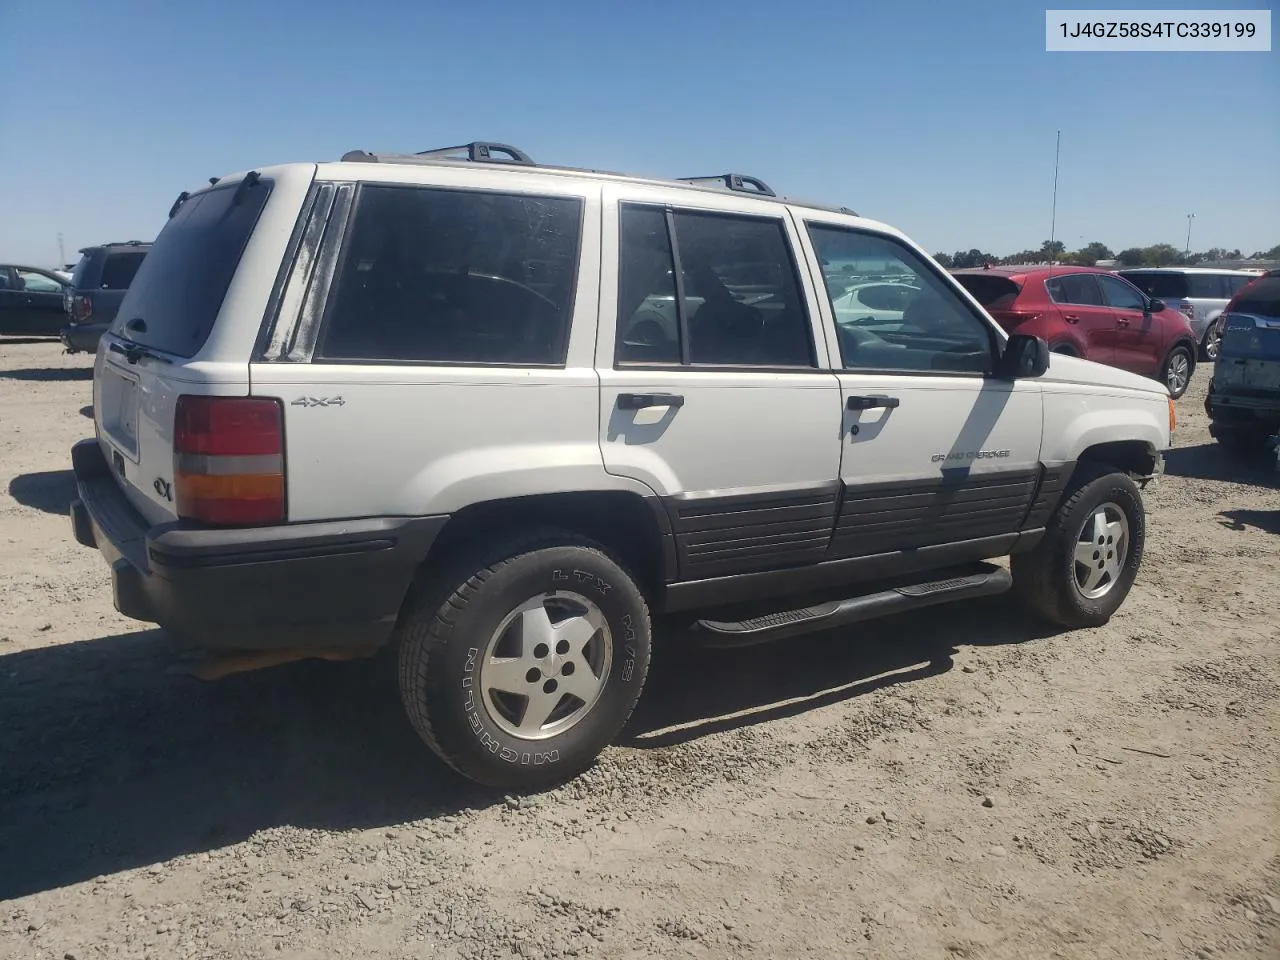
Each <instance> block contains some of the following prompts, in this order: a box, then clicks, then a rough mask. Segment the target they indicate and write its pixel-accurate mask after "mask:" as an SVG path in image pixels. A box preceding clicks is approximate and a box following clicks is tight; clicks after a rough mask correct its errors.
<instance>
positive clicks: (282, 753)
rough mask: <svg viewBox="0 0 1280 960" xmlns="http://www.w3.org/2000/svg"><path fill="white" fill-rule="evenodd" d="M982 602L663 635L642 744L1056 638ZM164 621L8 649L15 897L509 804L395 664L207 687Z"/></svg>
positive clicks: (639, 735) (8, 838)
mask: <svg viewBox="0 0 1280 960" xmlns="http://www.w3.org/2000/svg"><path fill="white" fill-rule="evenodd" d="M1008 607H1009V604H1008V603H1007V601H1006V602H1004V603H1003V604H1001V603H998V602H987V601H973V602H972V603H971V604H966V605H965V607H964V608H963V612H961V609H962V608H961V607H958V606H957V607H952V608H949V609H947V608H939V609H937V610H933V611H923V612H921V613H920V614H918V615H917V614H913V615H907V616H903V617H899V618H897V619H895V620H893V621H884V622H881V623H877V624H874V625H872V624H866V625H861V626H858V627H854V628H849V629H847V630H844V631H831V632H829V633H827V634H825V635H817V636H813V637H806V638H802V639H797V640H794V641H787V642H784V643H780V644H776V645H772V646H762V647H757V648H753V649H749V650H736V651H734V650H726V651H716V650H705V649H694V648H689V647H686V646H683V645H681V644H680V640H681V639H682V638H680V637H676V636H660V637H659V644H658V647H659V649H660V651H662V652H661V655H660V656H659V657H658V658H657V659H656V661H655V666H654V669H653V672H652V674H651V680H650V686H649V689H648V690H647V691H646V697H645V698H644V700H643V701H642V707H641V709H640V710H638V711H637V713H636V715H635V717H634V718H633V721H632V723H631V724H630V726H629V728H628V730H627V731H626V732H625V734H624V737H623V742H624V743H627V744H630V745H633V746H639V747H643V748H650V749H655V748H661V747H664V746H668V745H670V744H675V743H681V742H685V741H688V740H691V739H694V738H697V737H701V736H707V735H709V734H712V733H715V732H717V731H719V730H726V729H730V728H733V727H741V726H745V725H749V724H755V723H762V722H766V721H769V720H773V719H777V718H779V717H785V716H790V715H792V714H795V713H800V712H802V711H805V710H810V709H813V708H814V707H816V706H821V705H823V704H828V703H835V702H839V701H842V700H847V699H849V698H852V697H856V696H859V695H862V694H865V693H867V692H869V691H871V690H875V689H877V688H879V687H883V686H885V685H887V684H890V683H907V682H910V681H912V680H914V679H919V678H923V677H928V676H932V675H936V674H938V673H941V672H944V671H946V670H948V669H950V668H951V664H952V659H951V658H952V656H953V655H954V654H955V651H956V647H957V645H960V644H1000V643H1018V642H1021V641H1024V640H1027V639H1030V638H1032V637H1036V636H1042V635H1043V633H1042V632H1041V631H1040V630H1039V629H1038V628H1036V627H1034V626H1033V625H1031V624H1030V623H1029V622H1028V621H1026V620H1025V619H1024V618H1023V617H1022V616H1021V615H1019V614H1015V613H1012V612H1010V611H1009V610H1008ZM174 664H175V654H174V653H173V652H172V649H171V648H170V646H169V644H168V642H167V640H166V638H165V636H164V635H163V633H162V632H161V631H158V630H149V631H144V632H140V633H133V634H126V635H121V636H114V637H108V638H104V639H100V640H95V641H87V642H80V643H68V644H62V645H58V646H52V647H42V648H39V649H34V650H24V651H18V652H15V653H11V654H8V655H5V656H0V810H2V811H3V814H2V815H0V863H3V864H5V868H4V869H3V870H0V900H7V899H10V898H14V897H20V896H25V895H28V894H31V893H35V892H38V891H41V890H48V889H53V888H57V887H62V886H65V885H67V884H71V883H77V882H81V881H84V880H88V879H91V878H93V877H96V876H100V875H104V874H110V873H115V872H118V871H120V870H125V869H131V868H136V867H139V866H148V865H151V864H155V863H159V862H163V861H165V860H169V859H171V858H174V857H178V856H183V855H189V854H195V853H200V852H203V851H206V850H210V849H215V848H219V847H223V846H227V845H229V844H232V843H236V842H238V841H241V840H243V839H245V838H247V837H249V836H251V835H252V834H254V833H255V832H257V831H259V830H263V829H268V828H271V827H275V826H281V825H292V826H296V827H302V828H321V829H328V830H345V829H361V828H370V827H383V826H391V825H398V824H402V823H405V822H409V821H414V820H421V819H424V818H431V817H437V816H443V815H445V814H448V813H452V812H457V811H459V810H462V809H465V808H481V807H485V806H488V805H491V804H494V803H498V802H501V800H502V795H501V794H500V793H496V792H494V791H491V790H487V789H484V788H480V787H476V786H473V785H471V784H468V783H466V782H464V781H462V780H461V779H460V778H459V777H457V776H455V775H454V774H452V773H451V772H450V771H449V770H448V769H447V768H446V767H445V766H444V765H443V764H442V763H440V762H438V761H437V760H435V758H434V757H433V756H432V755H431V754H430V753H429V751H428V750H427V748H426V747H425V746H423V744H422V743H421V742H420V741H419V740H418V738H417V736H416V735H415V734H414V732H413V731H412V729H411V728H410V726H409V723H408V721H407V719H406V718H405V717H404V714H403V711H402V709H401V706H400V703H399V697H398V695H397V694H396V692H395V689H394V686H393V683H392V672H391V670H390V668H389V665H388V664H387V663H386V662H385V660H384V659H381V658H380V659H375V660H368V661H356V662H349V663H325V662H319V661H312V662H306V663H298V664H293V665H290V666H286V667H279V668H275V669H269V670H263V671H259V672H256V673H250V674H242V675H238V676H233V677H229V678H227V679H225V680H221V681H218V682H215V683H203V682H201V681H198V680H194V679H190V678H188V677H186V676H175V675H173V674H172V673H171V672H170V671H169V668H170V667H172V666H173V665H174Z"/></svg>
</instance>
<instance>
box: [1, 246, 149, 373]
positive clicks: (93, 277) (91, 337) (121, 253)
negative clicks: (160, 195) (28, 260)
mask: <svg viewBox="0 0 1280 960" xmlns="http://www.w3.org/2000/svg"><path fill="white" fill-rule="evenodd" d="M150 249H151V244H149V243H142V242H140V241H137V240H131V241H128V242H126V243H105V244H102V245H100V246H94V247H85V248H84V249H83V250H81V251H80V262H79V263H77V264H76V266H75V268H74V269H73V270H72V272H71V273H70V274H69V275H68V274H66V273H64V272H63V271H60V270H45V269H42V268H40V267H25V266H13V265H0V334H10V335H20V336H29V337H53V336H56V337H58V338H59V339H61V340H62V343H63V345H64V346H65V347H66V348H67V350H68V352H70V353H78V352H80V351H84V352H86V353H93V352H94V351H96V350H97V349H98V340H99V339H100V338H101V337H102V334H103V332H104V331H105V330H106V329H107V328H108V327H109V326H110V325H111V321H112V320H114V319H115V315H116V311H117V310H118V309H119V308H120V302H121V301H122V300H123V299H124V295H125V292H126V291H127V290H128V289H129V285H130V284H131V283H132V282H133V277H134V275H135V274H136V273H137V272H138V267H140V266H141V265H142V261H143V259H144V258H145V257H146V255H147V251H148V250H150Z"/></svg>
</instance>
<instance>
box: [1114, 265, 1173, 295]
mask: <svg viewBox="0 0 1280 960" xmlns="http://www.w3.org/2000/svg"><path fill="white" fill-rule="evenodd" d="M1120 276H1122V277H1124V278H1125V279H1126V280H1128V281H1129V282H1130V283H1132V284H1133V285H1134V286H1135V287H1137V288H1138V289H1139V290H1141V291H1142V292H1143V293H1145V294H1146V295H1147V296H1148V297H1155V298H1156V299H1157V300H1181V299H1182V298H1184V297H1188V296H1190V295H1191V294H1190V293H1189V292H1188V288H1187V278H1186V275H1185V274H1181V273H1154V272H1153V273H1144V272H1143V271H1141V270H1122V271H1120Z"/></svg>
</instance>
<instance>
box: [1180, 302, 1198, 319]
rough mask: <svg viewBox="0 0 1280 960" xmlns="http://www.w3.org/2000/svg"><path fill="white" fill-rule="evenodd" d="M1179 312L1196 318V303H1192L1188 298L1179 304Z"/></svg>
mask: <svg viewBox="0 0 1280 960" xmlns="http://www.w3.org/2000/svg"><path fill="white" fill-rule="evenodd" d="M1178 312H1179V313H1180V314H1182V315H1183V316H1184V317H1186V318H1187V319H1188V320H1194V319H1195V318H1196V307H1195V304H1193V303H1190V302H1188V301H1186V300H1184V301H1182V302H1181V303H1180V304H1178Z"/></svg>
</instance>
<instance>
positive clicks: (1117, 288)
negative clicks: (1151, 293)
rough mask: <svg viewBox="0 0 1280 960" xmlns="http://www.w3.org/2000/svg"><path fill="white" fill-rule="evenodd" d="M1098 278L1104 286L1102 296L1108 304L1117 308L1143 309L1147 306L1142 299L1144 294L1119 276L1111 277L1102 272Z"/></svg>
mask: <svg viewBox="0 0 1280 960" xmlns="http://www.w3.org/2000/svg"><path fill="white" fill-rule="evenodd" d="M1097 280H1098V283H1099V284H1100V285H1101V286H1102V296H1103V299H1105V300H1106V301H1107V304H1108V306H1112V307H1115V308H1116V309H1117V310H1143V309H1145V308H1146V306H1147V304H1146V301H1145V300H1143V299H1142V294H1140V293H1139V292H1138V291H1137V290H1135V289H1133V287H1132V286H1131V285H1130V284H1127V283H1125V282H1124V281H1123V280H1121V279H1120V278H1119V277H1109V276H1107V275H1106V274H1101V275H1099V276H1098V277H1097Z"/></svg>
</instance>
